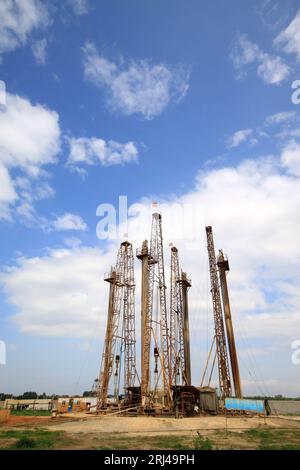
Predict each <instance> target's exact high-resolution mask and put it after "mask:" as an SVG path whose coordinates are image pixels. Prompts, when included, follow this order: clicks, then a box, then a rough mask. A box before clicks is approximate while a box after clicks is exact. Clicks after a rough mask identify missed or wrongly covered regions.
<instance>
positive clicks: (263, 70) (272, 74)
mask: <svg viewBox="0 0 300 470" xmlns="http://www.w3.org/2000/svg"><path fill="white" fill-rule="evenodd" d="M289 73H290V71H289V67H288V66H287V65H286V64H285V63H284V62H283V60H282V59H281V58H280V57H271V56H269V55H268V54H264V55H263V56H262V58H261V63H260V65H259V66H258V67H257V75H258V76H259V77H260V78H262V79H263V81H264V82H266V83H269V84H271V85H277V84H279V83H281V82H282V81H283V80H285V79H286V78H287V77H288V76H289Z"/></svg>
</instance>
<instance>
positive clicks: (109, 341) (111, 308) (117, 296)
mask: <svg viewBox="0 0 300 470" xmlns="http://www.w3.org/2000/svg"><path fill="white" fill-rule="evenodd" d="M104 280H105V281H106V282H108V283H109V302H108V315H107V325H106V335H105V342H104V351H103V355H102V361H101V369H100V376H99V380H98V383H97V410H99V409H101V408H105V407H106V405H107V393H108V386H109V381H110V378H111V375H112V370H113V365H114V357H115V346H116V341H117V336H118V329H119V320H120V311H121V288H120V287H121V286H120V282H119V281H120V277H119V274H118V271H117V268H112V269H111V272H110V274H109V275H107V276H105V279H104Z"/></svg>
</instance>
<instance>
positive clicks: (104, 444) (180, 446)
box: [93, 435, 194, 450]
mask: <svg viewBox="0 0 300 470" xmlns="http://www.w3.org/2000/svg"><path fill="white" fill-rule="evenodd" d="M96 440H97V438H94V439H93V449H97V450H140V449H142V450H192V449H194V447H193V436H166V435H163V436H141V437H128V436H107V437H106V436H103V435H102V436H101V438H99V441H101V445H100V446H98V445H97V444H96Z"/></svg>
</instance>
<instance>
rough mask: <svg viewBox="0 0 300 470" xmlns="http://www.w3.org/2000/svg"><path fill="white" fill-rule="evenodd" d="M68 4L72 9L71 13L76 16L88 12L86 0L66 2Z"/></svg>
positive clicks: (69, 0)
mask: <svg viewBox="0 0 300 470" xmlns="http://www.w3.org/2000/svg"><path fill="white" fill-rule="evenodd" d="M68 3H69V4H70V6H71V7H72V9H73V12H74V13H75V15H77V16H83V15H87V14H88V12H89V1H88V0H68Z"/></svg>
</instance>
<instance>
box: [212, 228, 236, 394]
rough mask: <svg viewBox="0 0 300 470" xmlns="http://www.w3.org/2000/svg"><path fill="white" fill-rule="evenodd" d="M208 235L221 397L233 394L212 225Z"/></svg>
mask: <svg viewBox="0 0 300 470" xmlns="http://www.w3.org/2000/svg"><path fill="white" fill-rule="evenodd" d="M206 236H207V250H208V260H209V271H210V282H211V295H212V301H213V312H214V321H215V338H216V347H217V357H218V369H219V383H220V392H221V397H222V398H225V397H230V396H231V382H230V373H229V367H228V357H227V348H226V338H225V330H224V322H223V314H222V305H221V296H220V289H219V280H218V270H217V262H216V254H215V247H214V239H213V232H212V227H210V226H209V227H206Z"/></svg>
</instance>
